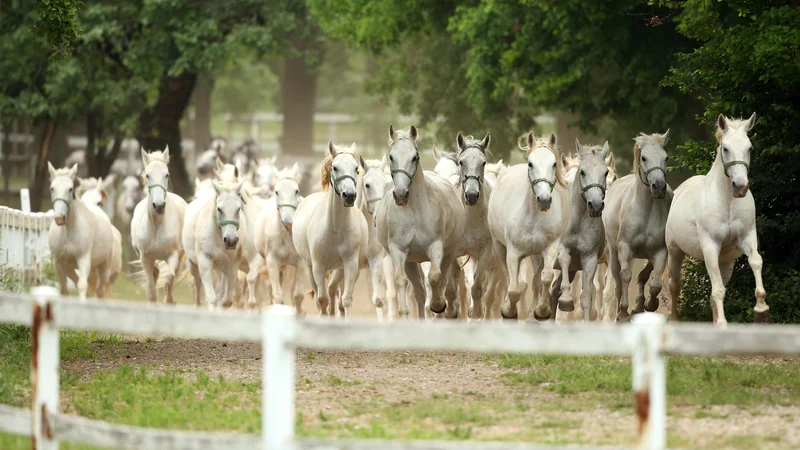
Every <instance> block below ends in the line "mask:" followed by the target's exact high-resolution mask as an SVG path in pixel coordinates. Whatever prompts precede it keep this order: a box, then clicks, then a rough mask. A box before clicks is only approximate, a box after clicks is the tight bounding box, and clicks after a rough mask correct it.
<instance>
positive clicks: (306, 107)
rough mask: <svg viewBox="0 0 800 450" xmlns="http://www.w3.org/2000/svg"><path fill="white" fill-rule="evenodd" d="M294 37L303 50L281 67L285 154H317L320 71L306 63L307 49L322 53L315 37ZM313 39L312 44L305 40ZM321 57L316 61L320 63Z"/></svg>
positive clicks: (286, 59)
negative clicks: (318, 74)
mask: <svg viewBox="0 0 800 450" xmlns="http://www.w3.org/2000/svg"><path fill="white" fill-rule="evenodd" d="M315 34H316V33H315V32H314V33H312V37H311V38H310V39H308V40H304V41H300V40H295V42H294V45H295V47H296V48H297V49H298V50H299V51H300V55H298V56H296V57H287V58H284V60H283V70H282V71H281V112H282V113H283V135H282V136H281V137H280V144H281V151H282V152H283V154H291V155H298V156H310V155H313V154H314V111H315V109H316V95H317V72H316V70H315V69H314V68H313V67H309V65H308V64H306V61H305V58H304V57H303V56H304V55H303V54H304V53H305V52H307V51H316V53H317V55H318V56H319V58H318V60H319V59H321V57H322V48H321V46H319V45H316V46H315V47H311V46H314V45H315V44H314V41H315V40H314V37H313V35H315ZM306 42H311V44H310V45H311V46H309V45H308V44H306ZM318 64H319V61H317V65H318Z"/></svg>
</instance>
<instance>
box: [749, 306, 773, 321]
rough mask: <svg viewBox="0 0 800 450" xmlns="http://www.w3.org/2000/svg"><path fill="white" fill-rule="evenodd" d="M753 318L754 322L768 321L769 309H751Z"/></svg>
mask: <svg viewBox="0 0 800 450" xmlns="http://www.w3.org/2000/svg"><path fill="white" fill-rule="evenodd" d="M753 319H754V320H755V322H756V323H769V321H770V314H769V309H767V310H766V311H761V312H758V311H753Z"/></svg>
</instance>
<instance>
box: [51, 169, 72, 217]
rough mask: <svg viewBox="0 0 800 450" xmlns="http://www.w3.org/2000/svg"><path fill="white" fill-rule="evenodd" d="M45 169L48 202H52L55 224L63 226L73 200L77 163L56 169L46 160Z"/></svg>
mask: <svg viewBox="0 0 800 450" xmlns="http://www.w3.org/2000/svg"><path fill="white" fill-rule="evenodd" d="M47 169H48V170H49V171H50V202H51V203H52V204H53V212H54V213H55V221H56V225H58V226H63V225H64V224H66V223H67V216H68V215H69V209H70V205H71V204H72V201H73V200H75V189H76V188H77V182H78V179H77V177H76V176H77V174H78V164H77V163H76V164H73V165H72V167H70V168H69V169H56V168H55V167H53V165H52V164H50V162H49V161H48V162H47Z"/></svg>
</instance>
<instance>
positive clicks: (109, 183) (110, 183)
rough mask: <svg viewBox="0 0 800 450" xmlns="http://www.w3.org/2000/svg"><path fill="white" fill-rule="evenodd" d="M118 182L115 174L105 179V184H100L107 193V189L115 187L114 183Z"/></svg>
mask: <svg viewBox="0 0 800 450" xmlns="http://www.w3.org/2000/svg"><path fill="white" fill-rule="evenodd" d="M116 180H117V177H116V175H114V174H113V173H112V174H111V175H109V176H107V177H105V178H104V179H103V182H102V183H101V184H100V188H101V189H102V190H103V191H105V190H106V189H108V188H110V187H111V186H113V185H114V181H116Z"/></svg>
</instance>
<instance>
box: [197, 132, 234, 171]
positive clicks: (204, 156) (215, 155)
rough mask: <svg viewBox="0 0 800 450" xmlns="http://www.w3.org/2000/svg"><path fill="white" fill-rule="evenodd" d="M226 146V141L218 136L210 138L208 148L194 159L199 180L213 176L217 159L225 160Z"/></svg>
mask: <svg viewBox="0 0 800 450" xmlns="http://www.w3.org/2000/svg"><path fill="white" fill-rule="evenodd" d="M227 146H228V141H227V140H226V139H225V138H223V137H220V136H215V137H212V138H211V142H210V143H209V144H208V150H206V151H204V152H203V153H200V155H198V156H197V158H196V159H195V171H196V176H197V178H199V179H200V180H201V181H202V180H205V179H207V178H213V177H214V168H215V167H216V166H217V159H222V160H223V161H226V160H227V156H226V154H225V150H226V148H227Z"/></svg>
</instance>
